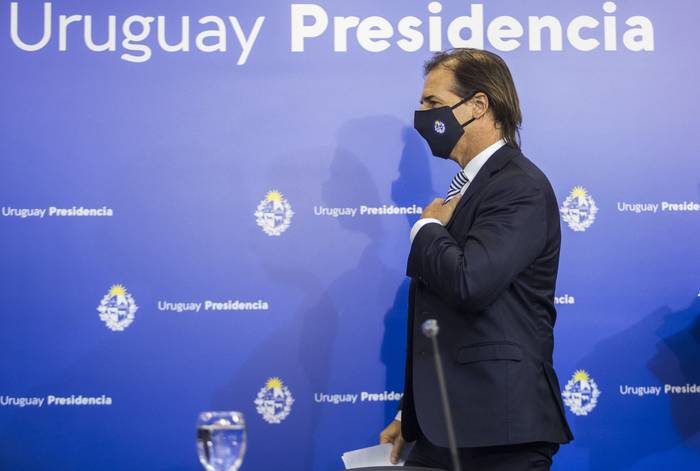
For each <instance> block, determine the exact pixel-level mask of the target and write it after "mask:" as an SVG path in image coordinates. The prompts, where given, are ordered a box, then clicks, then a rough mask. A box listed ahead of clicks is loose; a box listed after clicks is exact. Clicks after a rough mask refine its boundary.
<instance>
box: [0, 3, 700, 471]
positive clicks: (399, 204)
mask: <svg viewBox="0 0 700 471" xmlns="http://www.w3.org/2000/svg"><path fill="white" fill-rule="evenodd" d="M46 5H48V8H47V7H46V6H45V4H44V3H43V2H39V1H20V2H8V1H3V2H2V4H1V5H0V29H1V30H2V34H0V38H2V39H0V55H1V58H2V67H1V68H0V77H1V84H2V87H1V88H0V97H1V98H2V108H1V109H0V135H1V137H2V138H1V139H0V155H1V158H2V161H1V168H0V205H2V215H1V217H0V234H1V237H2V247H1V250H0V298H1V299H2V308H0V309H1V311H2V317H1V318H0V322H1V326H0V352H1V355H0V365H1V368H2V369H1V374H0V468H1V469H3V470H5V469H7V470H35V469H36V470H42V469H61V470H96V469H101V470H106V469H115V470H124V469H144V470H145V469H148V470H171V471H174V470H194V469H198V468H199V466H200V465H199V463H198V459H197V455H196V449H195V423H196V419H197V415H198V413H199V412H200V411H205V410H232V409H233V410H240V411H242V412H243V413H244V414H245V417H246V420H247V426H248V440H249V448H248V452H247V455H246V459H245V463H244V465H243V468H242V469H244V470H268V469H269V470H272V469H286V470H300V471H301V470H330V469H340V468H342V463H341V461H340V455H341V454H342V453H343V452H344V451H347V450H350V449H355V448H360V447H365V446H370V445H373V444H376V443H377V440H378V434H379V432H380V431H381V430H382V429H383V428H384V426H385V425H386V424H387V423H388V422H389V421H390V420H391V418H392V417H393V415H394V413H395V410H396V407H397V404H398V402H397V401H398V398H399V397H400V393H401V392H402V390H403V371H404V370H403V368H404V354H405V341H406V338H405V330H406V320H407V313H406V309H407V306H406V305H407V287H408V279H407V278H406V277H405V261H406V257H407V253H408V248H409V240H408V233H409V228H410V227H411V225H412V223H413V222H414V221H415V220H416V219H417V218H418V217H419V214H420V210H421V208H422V207H423V206H424V205H425V204H426V203H427V202H429V201H430V200H431V199H432V198H434V197H437V196H443V195H444V191H445V190H446V188H447V186H448V184H449V181H450V179H451V178H452V176H453V174H454V173H455V172H456V171H457V170H458V167H457V166H456V165H455V164H454V163H453V162H447V161H442V160H441V159H436V158H434V157H432V156H430V155H429V153H428V152H427V146H426V145H425V143H424V142H423V141H422V140H421V139H420V137H419V136H418V135H417V133H416V132H415V131H414V130H413V128H412V117H413V110H414V109H416V108H417V106H418V100H419V96H420V91H421V87H422V83H423V77H422V70H421V66H422V63H423V61H424V60H426V59H427V58H428V57H429V56H430V51H431V50H435V49H441V48H448V47H451V46H460V45H477V46H481V47H484V48H487V49H489V50H492V51H494V52H497V53H499V54H501V55H502V57H504V59H505V60H506V61H507V63H508V64H509V66H510V68H511V71H512V73H513V76H514V78H515V82H516V86H517V88H518V91H519V95H520V99H521V105H522V109H523V113H524V126H523V130H522V137H523V150H524V153H525V154H526V155H527V156H528V157H529V158H530V159H531V160H533V161H534V162H535V163H536V164H537V165H538V166H540V168H542V169H543V170H544V171H545V173H546V174H547V175H548V176H549V178H550V180H551V182H552V184H553V186H554V188H555V191H556V193H557V197H558V200H559V204H560V205H561V208H562V210H561V213H562V251H561V260H560V270H559V279H558V283H557V295H558V299H557V301H558V316H559V317H558V320H557V326H556V329H555V338H556V352H555V366H556V369H557V371H558V374H559V376H560V380H561V383H562V388H563V390H562V394H564V397H565V398H566V399H567V408H568V410H567V414H569V420H570V423H571V425H572V429H573V432H574V434H575V436H576V440H575V441H574V442H572V444H570V445H568V446H564V447H562V449H561V451H560V453H559V454H558V455H557V456H556V465H555V469H557V470H579V469H580V470H622V469H634V470H659V469H674V470H676V469H698V468H700V455H699V451H700V435H699V433H698V429H699V428H700V407H699V406H700V395H699V394H700V390H699V389H698V388H699V387H698V385H697V384H698V383H700V350H699V349H698V342H700V323H699V322H698V313H700V298H699V297H698V296H699V295H700V293H699V290H700V274H699V273H698V262H699V261H700V253H699V251H698V234H699V233H700V218H699V215H700V181H699V175H700V159H699V158H698V152H697V149H696V147H697V146H696V143H695V138H696V135H697V129H698V126H699V125H700V119H699V118H698V114H697V112H696V109H695V108H696V106H697V104H698V102H699V100H698V98H700V97H699V92H698V87H697V84H696V81H697V76H698V72H700V67H699V66H698V54H697V50H696V43H697V40H696V33H695V31H696V30H697V19H698V14H699V13H700V8H699V7H698V5H697V3H696V2H690V1H686V0H682V1H676V2H673V4H667V3H663V2H652V1H635V2H632V1H622V0H619V1H618V2H617V3H613V2H607V3H605V4H604V3H603V2H601V1H592V0H583V1H579V2H554V1H551V0H548V1H545V0H537V1H529V2H518V1H514V0H498V1H491V2H488V3H483V4H472V3H469V2H468V1H463V0H449V1H448V0H443V2H442V3H439V4H438V3H437V2H434V3H433V4H432V5H429V2H427V1H425V0H420V1H413V0H412V1H383V2H376V1H352V2H351V1H345V2H338V1H335V2H332V1H320V0H315V1H314V3H313V4H307V5H302V4H297V5H294V4H292V3H291V2H288V1H265V2H260V1H257V2H256V1H237V2H232V1H223V0H221V1H216V0H208V1H205V2H202V1H200V2H194V1H183V0H180V1H167V2H166V1H153V0H152V1H140V2H137V1H132V0H129V1H126V0H125V1H120V2H80V1H68V0H60V1H59V0H55V1H53V2H48V3H47V4H46ZM61 15H64V17H63V19H61ZM72 15H78V16H72ZM324 15H325V18H326V21H324ZM88 16H89V17H90V18H89V19H88ZM110 16H112V17H113V19H111V18H110ZM352 16H355V17H357V19H356V20H354V19H352V18H350V19H348V18H347V17H352ZM462 16H467V17H468V19H464V18H462V19H459V17H462ZM504 16H505V17H507V18H505V19H504V18H502V17H504ZM159 17H162V18H159ZM183 17H185V18H187V20H184V21H185V24H186V25H187V26H188V28H186V31H185V34H184V35H183V34H182V31H183V30H182V28H183ZM229 17H233V18H229ZM335 17H344V18H345V19H336V18H335ZM371 17H380V18H371ZM406 17H408V19H406ZM410 17H415V18H414V19H412V18H410ZM499 17H500V18H499ZM531 17H532V18H534V19H532V18H531ZM148 18H150V19H151V21H149V20H148ZM261 18H262V20H261ZM543 18H544V19H543ZM110 22H113V23H110ZM453 22H454V24H453V26H450V24H452V23H453ZM439 23H440V24H439ZM110 24H112V27H110ZM543 24H544V25H547V27H545V28H542V27H541V26H542V25H543ZM353 25H354V26H353ZM538 25H539V26H538ZM557 25H558V26H557ZM343 26H345V28H343ZM429 30H430V31H429ZM159 35H160V36H159ZM183 38H184V39H186V40H187V41H186V42H180V39H183ZM460 38H461V39H460ZM178 43H179V46H178ZM479 43H481V44H479ZM100 44H103V47H102V49H103V50H102V51H98V50H97V49H100V47H99V45H100ZM168 49H171V50H170V51H169V50H168ZM176 49H179V50H176ZM183 49H188V50H183ZM295 49H296V50H295ZM301 49H303V50H301ZM179 303H183V304H179ZM577 372H578V374H576V373H577ZM584 372H585V373H584ZM275 378H276V379H275ZM271 379H272V381H270V380H271ZM656 388H659V389H656ZM256 401H257V402H256Z"/></svg>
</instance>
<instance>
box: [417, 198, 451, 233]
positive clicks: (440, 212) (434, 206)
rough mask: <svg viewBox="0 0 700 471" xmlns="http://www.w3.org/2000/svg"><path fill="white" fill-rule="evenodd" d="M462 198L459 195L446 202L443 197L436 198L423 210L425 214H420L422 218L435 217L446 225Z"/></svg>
mask: <svg viewBox="0 0 700 471" xmlns="http://www.w3.org/2000/svg"><path fill="white" fill-rule="evenodd" d="M460 198H461V195H457V196H455V197H454V198H452V199H450V201H448V202H447V203H445V200H444V199H442V198H435V199H434V200H433V202H432V203H430V204H429V205H428V207H427V208H425V209H424V210H423V214H421V215H420V217H421V219H423V218H435V219H437V220H438V221H440V222H441V223H442V225H443V226H444V225H446V224H447V223H448V222H449V221H450V218H451V217H452V213H454V211H455V208H456V207H457V203H459V199H460Z"/></svg>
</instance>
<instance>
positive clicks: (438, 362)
mask: <svg viewBox="0 0 700 471" xmlns="http://www.w3.org/2000/svg"><path fill="white" fill-rule="evenodd" d="M421 330H422V331H423V335H425V336H426V337H428V338H429V339H431V340H432V343H433V352H434V353H435V355H434V356H433V358H434V359H435V371H436V372H437V377H438V385H439V386H440V397H441V399H442V411H443V413H444V414H445V424H446V425H447V441H448V443H449V446H450V455H451V456H452V468H453V471H462V468H461V466H460V464H459V456H458V455H457V440H455V430H454V426H453V424H452V414H451V412H450V403H449V401H448V400H447V387H446V386H445V373H444V372H443V370H442V359H441V357H440V350H439V349H438V343H437V335H438V332H439V331H440V328H439V326H438V323H437V320H435V319H428V320H426V321H425V322H423V324H422V325H421Z"/></svg>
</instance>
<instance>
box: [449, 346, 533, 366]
mask: <svg viewBox="0 0 700 471" xmlns="http://www.w3.org/2000/svg"><path fill="white" fill-rule="evenodd" d="M522 359H523V351H522V349H521V348H520V346H519V345H517V344H515V343H513V342H508V341H500V342H499V341H494V342H483V343H476V344H471V345H461V346H459V347H457V354H456V360H457V363H474V362H477V361H488V360H512V361H521V360H522Z"/></svg>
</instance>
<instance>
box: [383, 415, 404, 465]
mask: <svg viewBox="0 0 700 471" xmlns="http://www.w3.org/2000/svg"><path fill="white" fill-rule="evenodd" d="M382 443H392V444H393V445H394V447H393V448H392V449H391V463H392V464H396V463H398V462H399V455H400V454H401V450H402V449H403V446H404V444H405V443H406V442H405V441H404V439H403V436H402V435H401V421H400V420H394V421H392V422H391V423H390V424H389V425H387V427H386V428H385V429H384V430H382V433H380V434H379V444H380V445H381V444H382Z"/></svg>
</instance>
